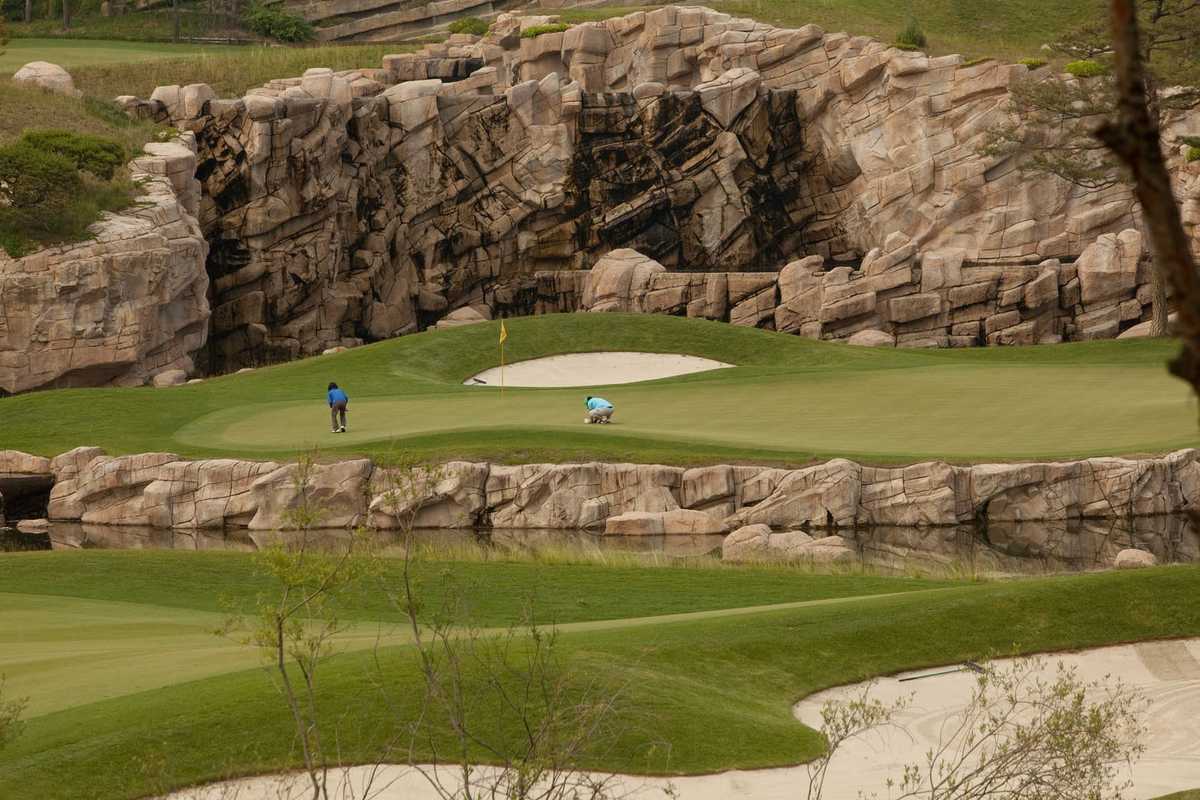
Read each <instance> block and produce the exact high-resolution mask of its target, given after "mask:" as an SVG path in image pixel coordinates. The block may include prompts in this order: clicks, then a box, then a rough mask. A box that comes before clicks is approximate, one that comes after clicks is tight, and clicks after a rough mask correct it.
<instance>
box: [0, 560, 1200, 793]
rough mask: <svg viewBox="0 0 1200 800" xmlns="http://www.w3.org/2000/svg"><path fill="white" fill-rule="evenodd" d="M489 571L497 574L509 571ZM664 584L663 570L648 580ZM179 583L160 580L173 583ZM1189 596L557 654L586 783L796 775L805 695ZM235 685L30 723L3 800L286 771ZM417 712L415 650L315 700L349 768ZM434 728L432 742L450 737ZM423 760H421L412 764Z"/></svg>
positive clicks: (1161, 628)
mask: <svg viewBox="0 0 1200 800" xmlns="http://www.w3.org/2000/svg"><path fill="white" fill-rule="evenodd" d="M3 563H4V561H3V559H0V565H3ZM2 568H3V566H0V569H2ZM488 569H490V570H492V573H491V574H492V575H493V576H498V575H501V574H503V571H504V570H505V569H506V566H504V565H490V566H489V568H488ZM664 574H669V571H668V573H664V572H662V571H656V572H655V575H658V576H662V575H664ZM722 577H723V578H725V577H728V575H727V574H724V573H722ZM169 580H170V579H169V578H167V576H164V585H169ZM485 580H486V578H485ZM627 585H628V575H614V577H613V580H612V581H611V582H610V583H609V586H608V592H607V593H608V594H610V595H613V596H617V595H620V594H621V593H623V592H624V591H625V588H626V586H627ZM1198 590H1200V569H1197V568H1193V567H1172V568H1162V569H1154V570H1145V571H1137V572H1126V573H1103V574H1091V575H1084V576H1070V577H1056V578H1046V579H1031V580H1023V581H1017V582H1009V583H991V584H972V585H963V586H959V587H954V588H948V589H944V590H940V591H936V592H916V593H906V594H900V595H889V596H875V597H860V598H857V599H853V600H850V601H847V602H839V603H834V604H824V605H811V606H805V607H799V608H792V609H785V610H763V611H760V612H756V613H751V614H748V615H739V616H736V617H721V616H717V617H710V618H704V619H696V620H689V621H677V622H675V621H661V622H659V623H657V624H650V625H643V626H639V627H612V625H620V623H619V622H614V623H612V624H610V623H605V624H604V627H602V628H600V629H594V628H593V629H587V630H571V629H567V630H565V631H564V632H563V633H562V634H561V638H560V643H561V646H562V647H563V652H564V656H565V657H566V658H567V663H568V664H570V665H571V667H572V668H573V669H574V670H578V672H579V674H580V675H581V676H582V677H586V678H589V679H595V680H597V681H599V682H600V683H601V685H604V686H609V687H612V688H613V689H614V690H616V689H617V688H620V689H621V690H622V694H623V701H622V705H621V707H622V708H623V709H624V711H623V714H622V716H621V718H620V719H621V720H622V722H621V724H620V725H619V726H618V728H617V735H616V738H615V740H614V741H612V742H610V743H607V744H608V745H609V746H608V747H604V746H601V743H597V751H596V752H594V753H593V754H591V756H590V758H589V761H588V763H589V765H590V766H593V767H596V768H601V769H611V770H618V771H633V772H653V773H672V774H678V773H696V772H708V771H717V770H724V769H731V768H744V769H749V768H758V767H768V766H779V765H785V764H794V763H797V762H799V761H801V760H804V759H808V758H811V757H812V756H813V755H815V754H816V753H817V752H819V750H820V748H821V746H822V743H821V740H820V738H819V737H818V736H816V735H815V733H814V732H813V731H811V730H809V729H807V728H805V727H804V726H802V725H800V724H799V723H797V722H796V721H795V720H794V719H793V718H792V716H791V713H790V709H791V705H792V704H793V703H794V702H795V701H796V700H798V699H799V698H800V697H803V696H805V695H807V694H809V693H811V692H813V691H817V690H820V689H822V688H826V687H829V686H832V685H836V684H842V683H848V682H854V681H858V680H862V679H865V678H869V677H871V676H875V675H880V674H890V673H894V672H896V671H900V670H903V669H912V668H920V667H925V666H932V665H938V664H946V663H957V662H960V661H962V660H964V659H980V658H986V657H989V656H992V655H998V654H1011V653H1017V652H1036V651H1053V650H1062V649H1076V648H1084V647H1091V646H1097V645H1102V644H1113V643H1120V642H1126V641H1133V640H1145V639H1152V638H1160V637H1175V636H1195V635H1198V634H1200V616H1197V615H1196V613H1195V603H1194V598H1195V596H1196V593H1197V591H1198ZM664 594H665V593H664ZM2 597H3V596H2V595H0V598H2ZM89 622H90V620H89V619H87V618H81V619H80V623H81V624H80V626H79V634H86V631H87V629H88V624H89ZM6 630H9V631H12V634H10V637H14V636H15V638H9V639H8V640H7V641H6V642H5V647H4V649H3V651H2V652H3V653H4V656H5V657H6V658H8V659H12V660H16V661H17V662H18V663H19V662H20V660H21V658H22V653H23V652H25V651H27V650H28V649H29V648H30V647H32V648H34V650H35V651H36V650H37V649H38V648H45V647H46V646H47V643H48V642H53V641H54V638H53V637H52V636H51V635H50V633H51V632H50V631H49V630H41V629H38V628H36V627H33V628H30V629H28V630H27V631H26V632H25V633H24V634H22V633H21V629H14V628H13V627H12V626H8V627H7V628H6ZM133 632H135V633H136V629H135V630H134V631H133ZM146 632H152V629H146ZM68 633H69V632H68ZM57 635H58V636H59V637H60V638H61V636H62V633H59V634H57ZM72 635H77V634H72ZM14 642H15V645H14V644H13V643H14ZM14 647H15V648H16V649H15V650H14ZM169 648H170V639H165V640H164V643H163V645H162V646H161V647H156V645H155V644H154V643H153V642H152V641H150V640H147V642H146V650H145V653H146V655H145V663H146V665H147V667H148V668H158V667H157V665H158V664H159V660H158V659H157V654H158V653H159V652H160V651H161V650H165V649H169ZM74 659H75V661H76V663H77V664H78V666H77V673H79V674H77V676H76V678H75V680H77V681H82V682H83V683H84V684H87V683H88V677H89V674H91V675H93V676H94V680H95V681H99V682H104V681H112V680H113V678H114V676H116V675H119V674H120V671H121V670H123V669H128V668H129V664H130V663H132V664H134V665H136V663H137V662H136V660H133V661H126V662H119V663H118V664H117V665H116V666H115V667H114V668H113V672H112V674H106V669H107V667H106V665H105V662H104V660H103V658H100V657H97V658H89V656H88V653H87V652H86V651H81V652H79V653H78V654H77V655H75V656H74ZM60 668H62V669H68V668H69V664H64V665H63V666H62V667H60ZM230 669H232V670H236V671H231V672H229V673H228V674H221V675H215V676H212V677H208V678H204V679H202V680H195V681H188V682H181V683H178V684H176V685H172V686H165V687H162V688H157V689H152V690H149V691H143V692H140V693H137V694H130V695H126V696H122V697H117V698H113V699H109V700H103V701H99V702H87V695H86V694H81V701H83V702H82V704H80V705H76V706H72V707H69V708H63V709H62V710H60V711H57V712H54V713H50V714H45V715H40V716H35V717H33V718H32V719H30V721H29V724H28V727H27V729H26V730H25V732H24V734H23V735H22V737H21V738H20V739H18V740H17V741H16V742H15V743H14V744H13V745H12V746H11V747H9V748H8V749H6V750H5V751H3V752H2V753H0V796H14V797H37V798H39V800H67V798H70V800H81V799H83V800H86V799H88V798H104V799H105V800H122V799H123V798H128V799H130V800H132V798H139V797H144V796H147V795H152V794H157V793H160V792H163V791H166V790H169V789H171V788H175V787H180V786H185V785H189V784H193V783H196V782H202V781H208V780H213V779H217V778H221V777H226V776H234V775H245V774H253V773H262V772H271V771H278V770H281V769H285V768H288V767H292V766H294V765H295V764H296V755H295V753H294V752H293V750H292V746H291V745H292V735H291V733H290V730H289V727H288V723H287V720H286V712H285V710H284V707H283V705H282V703H281V701H280V699H279V697H278V696H277V694H276V692H275V690H274V689H273V688H272V686H271V683H270V679H269V678H268V677H267V676H265V675H264V673H262V672H261V671H260V670H257V669H254V670H243V669H240V668H239V665H238V664H237V663H234V662H231V663H230ZM50 675H51V674H50V673H48V674H47V678H48V679H49V677H50ZM469 685H470V686H472V687H473V688H470V689H469V690H468V691H469V692H470V694H469V695H468V697H469V698H470V699H469V701H468V702H470V703H471V704H472V705H473V706H474V705H475V704H479V705H478V706H476V707H477V708H479V709H480V711H481V716H480V717H479V718H480V719H481V720H485V721H486V720H492V722H493V723H494V724H495V725H496V726H497V729H498V733H499V735H514V733H515V732H514V731H512V730H511V728H506V723H507V722H509V721H508V720H504V719H498V718H495V717H491V716H488V715H487V714H485V713H482V711H483V709H485V708H486V706H485V705H483V704H484V703H486V697H487V694H486V692H487V691H490V690H486V689H483V688H482V687H480V686H478V685H475V684H473V683H472V684H469ZM476 691H480V692H482V693H481V694H475V692H476ZM81 692H82V689H81ZM420 695H421V691H420V689H419V683H418V678H417V676H416V673H415V672H414V664H413V662H412V654H411V651H410V650H409V649H408V648H406V647H384V648H382V649H381V650H379V651H378V652H377V653H371V652H367V653H360V652H347V653H345V654H343V655H339V656H337V657H335V658H334V659H333V660H332V661H330V662H328V664H327V665H326V667H325V670H324V672H323V673H322V678H321V682H320V698H319V699H320V702H321V703H322V705H323V707H324V708H325V709H326V711H327V713H328V714H329V719H330V720H331V722H330V724H331V725H333V726H335V728H336V731H337V736H338V747H339V752H340V753H341V755H342V757H343V758H345V759H347V760H350V761H363V760H369V759H372V758H375V757H378V756H379V755H380V754H381V753H383V748H384V746H385V743H386V742H387V741H388V740H389V739H390V738H391V737H392V736H393V735H394V734H395V733H396V731H397V730H398V728H399V726H402V725H403V724H405V723H406V722H407V721H409V720H411V719H413V718H414V716H415V714H416V709H417V704H418V702H419V698H420ZM385 698H386V700H385ZM428 724H429V725H430V728H429V731H430V733H431V734H432V735H433V736H435V737H439V738H440V737H441V736H442V733H441V732H442V731H443V728H442V727H441V721H440V720H438V719H436V718H433V719H432V720H431V721H430V722H429V723H428ZM505 731H507V733H505ZM404 744H405V745H406V744H407V740H406V741H405V743H404ZM668 745H669V746H668ZM405 752H407V751H405ZM425 754H426V750H425V748H424V746H423V745H421V744H418V748H417V750H416V752H415V754H414V755H415V756H416V757H417V758H421V757H423V756H424V755H425ZM397 758H398V754H393V755H392V756H391V760H397Z"/></svg>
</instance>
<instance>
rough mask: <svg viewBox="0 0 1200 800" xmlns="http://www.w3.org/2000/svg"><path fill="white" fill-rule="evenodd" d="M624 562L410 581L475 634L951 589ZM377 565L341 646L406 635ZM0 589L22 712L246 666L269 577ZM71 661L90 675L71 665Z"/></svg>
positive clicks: (166, 573) (195, 563)
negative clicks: (243, 630) (232, 623)
mask: <svg viewBox="0 0 1200 800" xmlns="http://www.w3.org/2000/svg"><path fill="white" fill-rule="evenodd" d="M631 562H632V563H631V564H630V565H628V566H611V565H609V566H606V565H600V564H588V563H574V564H572V563H532V562H521V561H502V560H501V561H492V562H486V563H484V562H478V563H475V562H461V561H460V562H449V561H438V562H424V561H421V562H417V564H416V575H417V580H418V582H419V583H420V585H421V586H422V591H423V595H424V596H425V597H426V598H427V601H426V602H427V608H430V609H434V608H439V607H441V606H442V604H443V602H445V601H446V599H447V598H446V590H447V587H448V585H449V583H448V582H453V586H454V587H455V595H456V597H458V596H459V595H461V597H458V602H460V603H461V605H462V607H463V608H464V609H465V613H468V614H469V615H470V619H471V621H472V623H473V624H475V625H479V626H482V627H504V626H507V625H511V624H513V623H515V622H517V621H519V620H520V619H521V618H522V615H523V613H524V612H525V610H526V608H527V607H528V606H529V604H530V603H535V604H536V608H537V611H538V615H539V617H540V618H541V619H542V620H544V621H546V622H548V623H554V624H571V625H578V624H580V623H612V622H614V621H619V620H638V619H642V618H648V617H659V616H662V615H677V614H684V613H693V614H694V613H697V612H715V611H721V610H724V609H734V608H744V607H749V606H764V605H774V604H780V603H798V602H811V601H822V600H829V599H837V598H842V599H844V598H853V597H861V596H866V595H874V594H884V593H895V592H904V591H916V590H924V589H936V588H943V587H947V586H951V585H953V584H951V583H949V582H946V581H930V580H916V579H905V578H880V577H873V576H832V575H815V574H807V573H805V572H800V571H797V570H795V569H781V568H776V569H772V568H769V567H728V566H724V567H722V566H719V565H716V564H706V565H704V566H687V565H686V564H687V562H684V564H676V565H673V566H661V567H658V568H647V567H643V566H634V565H633V564H634V563H636V562H633V561H632V559H631ZM385 564H386V565H387V568H386V569H385V571H384V572H383V574H382V575H381V576H380V577H379V579H378V581H379V582H378V583H376V582H372V583H371V584H370V585H368V586H365V587H363V591H361V592H360V593H357V594H355V595H354V596H353V597H351V598H348V600H347V601H346V602H345V603H344V604H343V605H342V607H341V608H340V611H339V616H340V617H341V619H343V620H344V621H346V622H348V623H352V624H353V626H354V627H353V628H352V629H351V630H350V631H348V632H347V634H346V636H344V637H342V646H343V647H346V648H363V647H370V646H372V645H373V644H374V642H375V637H376V636H377V635H382V636H385V638H390V639H394V638H395V637H396V636H397V635H403V632H402V631H401V632H399V633H398V632H397V631H395V630H394V626H395V625H397V624H398V623H400V622H401V621H402V618H401V615H400V613H399V611H398V610H397V609H396V607H395V606H394V604H393V603H392V602H391V600H390V597H391V591H392V590H393V589H394V587H395V586H396V585H397V583H398V580H399V574H400V569H401V564H400V563H399V562H398V561H391V560H389V561H385ZM614 586H620V587H621V590H620V591H619V592H614V591H613V587H614ZM0 587H2V592H0V674H3V675H6V676H7V678H8V689H9V690H10V691H12V692H13V693H14V694H15V695H18V696H27V697H29V698H30V709H29V712H30V713H31V714H43V713H46V712H48V711H55V710H59V709H60V708H64V707H68V706H72V705H79V704H80V703H83V702H87V701H90V700H98V699H103V698H106V697H113V696H118V695H124V694H129V693H131V692H137V691H141V690H144V689H149V688H156V687H159V686H165V685H168V684H171V683H177V682H180V681H182V680H188V679H193V678H200V677H205V676H208V675H212V674H216V673H220V672H228V671H230V670H234V669H240V668H249V667H252V666H254V665H256V664H257V663H258V660H257V656H256V655H255V653H254V652H253V651H251V650H249V649H248V648H245V647H241V646H238V645H236V644H233V643H231V642H230V641H228V640H226V639H221V638H217V637H216V636H214V635H213V633H212V632H213V631H214V630H216V629H217V628H218V627H219V626H220V625H221V623H222V621H223V619H224V617H225V613H226V612H227V611H228V610H229V609H231V608H237V609H240V610H243V611H246V612H250V611H252V610H253V609H254V606H255V602H256V599H257V598H258V596H259V595H260V593H262V592H264V591H266V590H267V589H268V588H269V583H268V582H266V580H265V579H264V578H263V576H262V574H261V573H260V572H259V571H258V570H257V568H256V567H255V563H254V559H253V557H252V556H250V555H249V554H245V553H219V552H214V553H178V552H170V551H67V552H54V553H28V554H14V555H9V556H4V557H0ZM371 623H384V627H383V628H381V627H380V626H379V625H374V624H371ZM625 624H628V623H627V622H626V623H625ZM81 662H86V663H87V664H89V665H90V668H89V669H80V664H81ZM99 665H103V668H102V669H100V668H97V667H98V666H99Z"/></svg>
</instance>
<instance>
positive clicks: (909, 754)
mask: <svg viewBox="0 0 1200 800" xmlns="http://www.w3.org/2000/svg"><path fill="white" fill-rule="evenodd" d="M1044 660H1045V666H1046V670H1047V676H1048V677H1052V676H1053V673H1054V671H1055V670H1056V669H1057V665H1058V663H1060V662H1061V663H1063V664H1066V665H1068V666H1074V667H1076V668H1077V669H1078V671H1079V673H1078V674H1079V677H1080V678H1082V679H1083V680H1085V681H1093V680H1102V679H1105V678H1106V676H1111V677H1112V678H1119V679H1121V680H1122V681H1124V683H1125V684H1126V685H1128V686H1132V687H1135V688H1137V689H1138V690H1139V691H1140V692H1141V693H1142V695H1143V696H1144V697H1145V698H1146V699H1147V700H1148V701H1149V708H1148V709H1147V711H1146V714H1145V717H1144V721H1145V723H1146V725H1147V734H1146V739H1145V744H1146V753H1145V755H1144V756H1143V757H1142V758H1141V760H1139V761H1138V762H1137V763H1136V764H1135V765H1134V767H1133V770H1132V773H1131V774H1130V775H1129V777H1130V779H1131V780H1132V781H1133V785H1134V788H1133V791H1132V792H1131V793H1129V794H1127V795H1126V797H1129V798H1131V800H1148V798H1153V797H1158V796H1160V795H1163V794H1168V793H1171V792H1176V791H1180V790H1182V789H1190V788H1195V787H1200V747H1197V746H1196V742H1197V741H1200V639H1192V640H1188V641H1173V642H1148V643H1144V644H1136V645H1125V646H1120V647H1104V648H1098V649H1095V650H1087V651H1084V652H1082V653H1067V654H1062V655H1055V656H1047V657H1045V659H1044ZM1002 663H1003V662H1002ZM936 671H937V670H922V671H920V672H915V673H907V675H921V674H927V673H930V672H936ZM903 677H906V676H905V675H898V676H895V677H892V678H883V679H880V680H878V681H876V683H875V687H874V689H873V690H872V696H874V697H877V698H879V699H881V700H883V701H885V702H887V701H889V700H895V699H898V698H901V697H911V705H910V706H909V708H908V709H907V710H906V711H905V712H904V713H903V714H901V715H900V716H899V717H898V718H897V720H896V725H894V726H893V727H889V728H884V729H881V730H880V731H877V732H873V733H871V734H869V735H867V736H864V737H862V738H860V739H857V740H854V741H851V742H850V743H848V744H847V745H845V746H844V747H843V749H842V750H841V751H840V752H839V753H838V755H837V757H836V758H835V759H834V761H833V763H832V764H831V766H830V769H829V773H828V775H827V777H826V781H825V797H826V798H827V800H849V799H850V798H855V797H858V793H859V791H860V790H861V791H863V792H865V793H867V794H868V795H870V794H872V793H878V794H879V795H880V796H881V797H886V796H887V790H886V788H885V781H886V780H887V778H888V777H897V776H898V775H899V773H900V771H901V769H902V766H903V765H904V764H907V763H912V762H920V761H921V759H922V756H923V755H924V753H925V752H926V751H927V750H928V749H929V748H930V747H931V746H932V745H933V744H934V743H935V742H936V741H937V738H938V733H939V731H940V730H941V729H942V726H943V725H944V724H946V723H950V724H949V725H947V729H950V728H951V727H952V725H953V719H954V717H955V716H956V715H957V714H958V713H959V712H961V710H962V709H963V707H964V706H965V705H966V703H967V701H968V699H969V698H970V694H971V690H972V689H973V688H974V686H975V678H974V673H971V672H959V673H954V674H950V675H941V676H937V677H929V678H925V679H922V680H916V681H911V682H905V683H901V682H900V681H899V680H898V679H899V678H903ZM857 691H858V689H856V687H853V686H851V687H843V688H841V689H832V690H830V691H828V692H821V693H818V694H815V695H812V696H811V697H808V698H806V699H805V700H803V701H801V702H800V703H799V704H798V705H797V706H796V708H795V713H796V716H797V717H798V718H799V719H800V720H801V721H802V722H804V723H805V724H807V725H811V726H813V727H818V726H819V725H820V708H821V704H822V703H824V702H825V701H826V700H827V699H829V698H831V697H844V696H847V695H850V694H856V693H857ZM697 702H703V699H702V698H697ZM487 774H488V773H487V771H486V770H480V771H479V780H480V781H483V780H485V779H486V776H487ZM442 778H444V779H445V780H447V781H452V780H453V778H452V776H451V774H449V772H448V771H445V768H443V772H442ZM616 781H617V783H616V784H615V785H614V788H615V789H616V790H617V791H616V796H618V797H634V798H638V799H639V800H649V799H650V798H664V797H666V795H665V790H666V789H667V787H668V786H669V785H672V784H673V785H674V788H675V790H676V791H677V793H678V794H677V795H676V797H678V798H681V799H682V800H726V799H727V798H745V799H746V800H750V799H751V798H752V799H753V800H795V799H796V798H797V797H803V796H804V794H805V789H806V788H807V773H806V771H805V769H804V767H788V768H783V769H765V770H755V771H752V772H739V771H734V772H724V773H720V774H717V775H700V776H696V777H690V778H673V779H670V780H668V779H662V778H640V777H634V776H628V777H618V778H617V779H616ZM368 784H369V785H370V787H371V791H370V792H369V793H367V794H365V795H364V793H363V792H362V791H361V790H362V788H363V787H364V786H367V785H368ZM334 785H338V792H339V793H338V794H336V796H337V797H342V796H343V794H341V793H340V792H341V791H342V789H343V788H350V787H354V789H355V792H354V793H349V792H348V793H346V794H345V795H344V796H346V797H354V798H360V797H364V796H369V797H371V798H372V800H435V799H436V798H437V797H438V795H437V794H436V793H435V792H434V791H433V790H432V789H431V788H430V787H429V785H428V783H427V782H426V780H425V778H423V777H422V776H421V775H420V774H419V773H418V772H417V771H416V770H414V769H412V768H410V767H399V766H385V767H382V768H378V769H377V770H375V771H373V770H372V768H369V767H353V768H350V769H347V770H344V771H341V772H338V773H337V774H336V777H334V776H331V778H330V789H331V792H330V796H335V795H334V793H333V791H332V789H333V786H334ZM309 796H311V789H309ZM232 797H236V798H238V800H280V799H281V798H296V800H299V799H300V798H302V797H305V794H304V787H303V784H302V783H301V782H300V781H299V780H297V779H296V777H295V776H288V777H264V778H250V779H246V780H241V781H232V782H230V783H227V784H216V785H212V786H208V787H201V788H198V789H193V790H189V791H185V792H179V793H176V794H173V795H170V798H171V800H227V799H228V798H232Z"/></svg>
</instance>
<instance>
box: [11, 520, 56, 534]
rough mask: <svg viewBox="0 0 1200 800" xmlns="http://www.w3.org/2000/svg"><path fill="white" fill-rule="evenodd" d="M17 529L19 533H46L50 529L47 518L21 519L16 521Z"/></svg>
mask: <svg viewBox="0 0 1200 800" xmlns="http://www.w3.org/2000/svg"><path fill="white" fill-rule="evenodd" d="M17 530H19V531H20V532H21V533H46V532H48V531H49V530H50V520H48V519H22V520H18V521H17Z"/></svg>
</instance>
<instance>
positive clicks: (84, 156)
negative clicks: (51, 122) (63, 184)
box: [21, 130, 125, 181]
mask: <svg viewBox="0 0 1200 800" xmlns="http://www.w3.org/2000/svg"><path fill="white" fill-rule="evenodd" d="M21 141H22V142H25V143H26V144H28V145H30V146H31V147H33V148H34V149H36V150H41V151H43V152H46V153H54V154H56V155H60V156H64V157H65V158H68V159H70V160H71V162H72V163H73V164H74V165H75V168H76V169H79V170H83V171H84V172H90V173H92V174H93V175H95V176H96V177H97V178H102V179H104V180H106V181H107V180H111V179H112V176H113V173H114V172H116V170H117V168H118V167H120V166H121V165H122V164H124V163H125V149H124V148H123V147H121V145H119V144H117V143H116V142H114V141H113V140H112V139H105V138H103V137H101V136H89V135H87V134H78V133H71V132H70V131H60V130H44V131H38V130H34V131H25V133H23V134H21Z"/></svg>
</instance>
